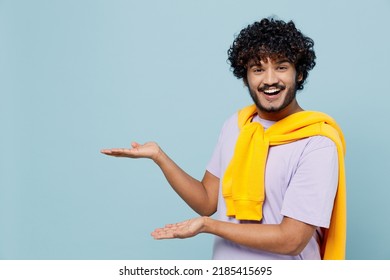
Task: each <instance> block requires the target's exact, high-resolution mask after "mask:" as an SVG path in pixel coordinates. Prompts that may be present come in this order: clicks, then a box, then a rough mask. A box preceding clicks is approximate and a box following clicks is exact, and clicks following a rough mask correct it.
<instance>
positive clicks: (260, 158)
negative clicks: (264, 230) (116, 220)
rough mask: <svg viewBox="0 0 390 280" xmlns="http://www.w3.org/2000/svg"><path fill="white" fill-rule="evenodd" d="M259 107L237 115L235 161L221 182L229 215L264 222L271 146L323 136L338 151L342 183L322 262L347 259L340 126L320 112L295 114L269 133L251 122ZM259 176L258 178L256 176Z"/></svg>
mask: <svg viewBox="0 0 390 280" xmlns="http://www.w3.org/2000/svg"><path fill="white" fill-rule="evenodd" d="M256 113H257V111H256V106H255V105H251V106H248V107H245V108H243V109H242V110H240V111H239V113H238V126H239V128H240V134H239V136H238V139H237V142H236V147H235V150H234V154H233V158H232V160H231V162H230V163H229V165H228V167H227V169H226V172H225V174H224V176H223V179H222V193H223V196H224V199H225V202H226V208H227V213H226V215H228V216H231V217H235V218H236V219H238V220H257V221H260V220H261V219H262V205H263V201H264V198H265V194H264V170H265V164H266V160H267V156H268V149H269V147H270V146H276V145H283V144H287V143H290V142H293V141H297V140H299V139H303V138H307V137H311V136H316V135H322V136H326V137H328V138H330V139H331V140H332V141H333V142H334V143H335V144H336V147H337V152H338V160H339V183H338V189H337V194H336V198H335V202H334V207H333V212H332V217H331V222H330V227H329V229H327V230H326V232H325V239H324V241H323V247H322V248H321V254H322V257H323V259H344V258H345V243H346V182H345V167H344V154H345V141H344V137H343V133H342V131H341V129H340V128H339V126H338V125H337V123H336V122H335V121H334V120H333V119H332V118H331V117H329V116H328V115H326V114H324V113H320V112H313V111H302V112H298V113H295V114H292V115H290V116H288V117H286V118H284V119H282V120H280V121H278V122H276V123H275V124H273V125H272V126H271V127H269V128H268V129H267V130H264V128H263V127H262V126H261V124H259V123H257V122H252V118H253V116H254V115H255V114H256ZM253 174H259V176H253Z"/></svg>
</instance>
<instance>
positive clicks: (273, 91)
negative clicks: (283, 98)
mask: <svg viewBox="0 0 390 280" xmlns="http://www.w3.org/2000/svg"><path fill="white" fill-rule="evenodd" d="M281 91H282V89H280V88H273V89H267V90H263V92H264V94H266V95H269V96H272V95H277V94H278V93H279V92H281Z"/></svg>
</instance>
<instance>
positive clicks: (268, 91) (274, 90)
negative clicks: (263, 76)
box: [264, 88, 279, 94]
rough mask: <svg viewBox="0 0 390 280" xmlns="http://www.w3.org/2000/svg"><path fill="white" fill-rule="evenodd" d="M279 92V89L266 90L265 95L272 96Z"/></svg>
mask: <svg viewBox="0 0 390 280" xmlns="http://www.w3.org/2000/svg"><path fill="white" fill-rule="evenodd" d="M278 91H279V89H276V88H275V89H269V90H265V91H264V92H265V93H270V94H272V93H275V92H278Z"/></svg>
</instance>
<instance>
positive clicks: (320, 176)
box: [207, 113, 338, 260]
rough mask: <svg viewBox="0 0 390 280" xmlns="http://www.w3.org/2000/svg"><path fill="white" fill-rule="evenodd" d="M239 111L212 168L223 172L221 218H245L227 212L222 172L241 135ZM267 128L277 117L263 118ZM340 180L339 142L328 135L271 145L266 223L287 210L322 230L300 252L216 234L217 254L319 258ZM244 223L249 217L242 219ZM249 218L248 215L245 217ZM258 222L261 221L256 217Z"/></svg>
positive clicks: (222, 139)
mask: <svg viewBox="0 0 390 280" xmlns="http://www.w3.org/2000/svg"><path fill="white" fill-rule="evenodd" d="M237 120H238V116H237V113H236V114H234V115H233V116H232V117H230V118H229V119H228V120H227V121H226V122H225V124H224V126H223V128H222V131H221V133H220V136H219V139H218V143H217V146H216V148H215V150H214V153H213V155H212V158H211V160H210V162H209V163H208V165H207V170H208V171H209V172H210V173H212V174H213V175H215V176H217V177H218V178H220V188H219V196H218V207H217V213H216V214H215V215H216V216H215V217H216V219H218V220H221V221H229V222H232V223H241V221H238V220H236V219H234V218H230V217H227V216H226V206H225V201H224V199H223V196H222V190H221V189H222V187H221V183H222V178H223V175H224V173H225V170H226V168H227V166H228V164H229V163H230V160H231V158H232V156H233V152H234V148H235V144H236V141H237V138H238V135H239V128H238V123H237ZM253 121H256V122H260V123H261V124H262V125H263V127H264V128H265V129H267V128H268V127H270V126H271V125H272V124H273V123H274V122H272V121H267V120H263V119H260V118H259V117H258V116H255V117H254V118H253ZM337 182H338V158H337V149H336V145H335V144H334V143H333V142H332V141H331V140H330V139H328V138H326V137H323V136H314V137H309V138H304V139H301V140H298V141H295V142H292V143H289V144H285V145H279V146H272V147H270V149H269V154H268V158H267V164H266V170H265V194H266V195H265V201H264V204H263V219H262V221H261V222H260V223H263V224H279V223H280V222H281V221H282V219H283V217H284V216H287V217H290V218H293V219H296V220H299V221H302V222H305V223H307V224H311V225H315V226H317V227H318V230H317V231H316V233H315V234H314V236H313V237H312V238H311V240H310V241H309V243H308V245H307V246H306V248H305V249H304V250H303V251H302V252H301V254H299V255H297V256H288V255H280V254H273V253H269V252H265V251H261V250H257V249H252V248H248V247H245V246H241V245H239V244H237V243H233V242H231V241H228V240H225V239H223V238H220V237H218V236H216V237H215V241H214V248H213V259H230V260H232V259H247V260H249V259H268V260H273V259H282V260H283V259H285V260H288V259H320V253H319V245H318V244H319V241H320V240H321V238H322V234H321V230H320V228H319V227H324V228H327V227H329V223H330V217H331V214H332V209H333V202H334V197H335V194H336V190H337ZM242 223H244V221H242ZM245 223H248V221H245ZM253 223H256V222H253Z"/></svg>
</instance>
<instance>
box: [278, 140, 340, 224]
mask: <svg viewBox="0 0 390 280" xmlns="http://www.w3.org/2000/svg"><path fill="white" fill-rule="evenodd" d="M338 174H339V173H338V154H337V148H336V145H335V144H334V142H333V141H331V140H330V139H329V138H326V137H313V138H312V139H311V140H310V141H309V143H308V144H307V146H306V148H305V150H304V151H303V153H302V155H301V159H300V161H299V163H298V166H297V169H296V172H295V174H294V176H292V178H291V182H290V184H289V186H288V188H287V191H286V193H285V197H284V200H283V206H282V210H281V214H282V215H283V216H288V217H290V218H293V219H296V220H300V221H303V222H305V223H308V224H311V225H315V226H319V227H325V228H327V227H329V223H330V218H331V215H332V209H333V204H334V198H335V195H336V191H337V185H338Z"/></svg>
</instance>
